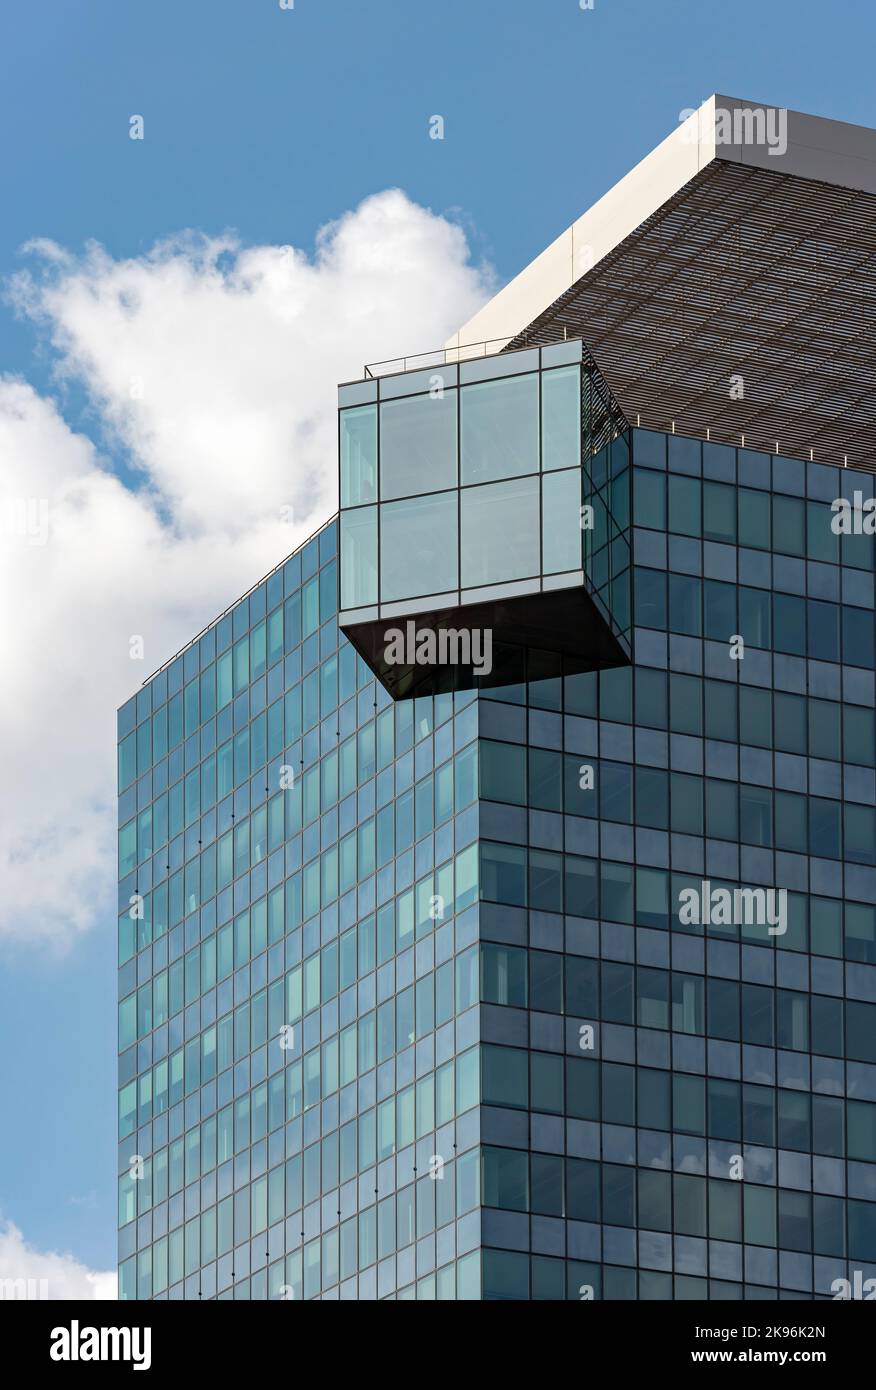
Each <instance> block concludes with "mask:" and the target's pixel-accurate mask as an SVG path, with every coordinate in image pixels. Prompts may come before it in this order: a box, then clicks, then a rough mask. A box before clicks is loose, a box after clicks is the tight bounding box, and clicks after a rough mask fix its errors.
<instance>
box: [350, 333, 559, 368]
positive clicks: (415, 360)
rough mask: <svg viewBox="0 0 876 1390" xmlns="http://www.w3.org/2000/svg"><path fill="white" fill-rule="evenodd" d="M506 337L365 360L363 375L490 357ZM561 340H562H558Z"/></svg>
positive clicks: (499, 349) (501, 347)
mask: <svg viewBox="0 0 876 1390" xmlns="http://www.w3.org/2000/svg"><path fill="white" fill-rule="evenodd" d="M512 336H513V335H512V334H510V333H509V334H508V336H507V338H488V339H487V340H486V342H483V343H465V344H463V345H462V346H461V347H453V348H449V347H443V348H435V350H434V351H433V352H417V353H414V355H413V356H412V357H389V358H387V360H386V361H385V362H366V364H365V373H364V374H365V376H366V377H371V378H373V377H376V376H390V375H392V374H393V373H394V372H413V371H416V370H417V369H418V368H419V369H421V370H423V371H425V370H426V369H427V368H429V367H446V366H448V365H450V363H452V362H467V361H469V359H470V358H475V357H490V356H491V355H492V354H493V353H498V352H501V351H502V349H503V348H504V347H506V346H507V345H508V343H510V342H511V338H512ZM560 341H562V340H560Z"/></svg>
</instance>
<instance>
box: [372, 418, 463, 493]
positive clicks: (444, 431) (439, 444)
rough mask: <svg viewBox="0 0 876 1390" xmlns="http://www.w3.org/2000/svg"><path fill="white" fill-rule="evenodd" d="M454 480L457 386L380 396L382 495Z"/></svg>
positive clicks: (425, 489) (431, 487) (435, 487)
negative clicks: (384, 398) (393, 397)
mask: <svg viewBox="0 0 876 1390" xmlns="http://www.w3.org/2000/svg"><path fill="white" fill-rule="evenodd" d="M455 485H456V391H455V390H446V391H440V392H436V393H435V394H434V395H432V394H430V395H428V396H411V397H407V398H405V397H402V398H400V399H399V400H395V401H384V402H383V403H382V405H381V407H380V498H381V501H383V502H386V501H388V500H390V499H391V498H394V497H412V496H414V495H415V494H416V493H422V492H438V491H440V490H441V489H442V488H447V487H455Z"/></svg>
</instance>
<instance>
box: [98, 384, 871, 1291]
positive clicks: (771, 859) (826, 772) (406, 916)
mask: <svg viewBox="0 0 876 1390" xmlns="http://www.w3.org/2000/svg"><path fill="white" fill-rule="evenodd" d="M557 381H558V382H559V375H558V376H557ZM381 408H383V407H381ZM349 414H350V417H351V419H352V418H353V415H354V411H353V410H351V411H350V412H349ZM402 414H403V412H402ZM369 428H370V426H369ZM441 428H442V427H441V426H440V423H437V424H436V429H438V431H439V434H440V430H441ZM433 442H434V441H433ZM438 442H439V443H440V440H439V441H438ZM630 443H631V449H632V455H631V461H632V475H633V484H632V520H633V522H634V525H635V531H634V533H633V536H634V544H633V550H634V564H635V609H634V613H635V621H636V632H635V654H636V665H635V666H634V667H633V668H628V669H615V670H609V671H604V672H602V673H600V674H595V673H593V674H584V675H582V674H572V673H570V672H568V671H564V670H563V667H562V664H561V663H560V662H559V660H558V659H554V658H552V657H551V656H550V655H549V654H547V653H536V652H531V653H529V656H528V660H529V677H530V678H529V680H528V682H527V683H525V684H522V685H506V686H504V687H500V688H496V689H491V690H490V691H489V692H488V693H485V694H483V695H481V696H478V695H476V694H474V693H473V692H467V693H460V694H456V695H440V696H435V697H434V698H433V697H431V696H430V697H425V698H421V699H417V700H411V701H400V702H398V703H396V704H393V703H392V702H391V701H390V699H389V697H388V696H387V695H386V693H385V692H384V690H383V689H382V687H381V685H380V684H379V682H376V681H375V680H374V678H373V677H372V676H371V674H370V672H369V671H368V670H367V668H366V667H365V666H364V664H363V663H362V661H361V660H360V659H359V657H358V656H357V655H356V653H355V651H354V650H353V648H352V647H351V646H350V645H349V644H348V643H347V641H346V640H345V639H344V638H343V636H339V634H338V631H337V623H336V606H337V604H336V590H337V575H336V569H335V564H336V554H335V548H336V523H332V524H331V525H329V526H328V527H326V528H325V529H324V530H323V531H322V532H321V533H320V535H319V536H317V537H316V538H314V540H312V541H311V542H309V543H308V544H307V546H305V547H304V548H303V549H302V550H301V551H300V552H298V553H297V554H296V555H295V556H293V557H292V558H291V559H290V560H289V561H287V562H286V564H285V565H283V566H281V567H280V568H279V569H278V570H277V571H275V572H274V573H273V574H272V575H270V576H269V577H268V578H267V580H266V581H265V582H264V583H263V584H261V585H259V586H258V587H257V588H256V589H255V590H253V592H252V593H251V594H250V595H248V596H247V598H246V599H244V600H242V601H241V602H240V603H239V604H238V605H236V607H235V608H234V609H233V610H232V611H231V612H230V613H229V614H227V615H226V616H225V617H223V618H222V619H220V620H219V622H218V623H216V624H214V626H213V627H212V628H210V629H209V630H208V631H207V632H206V633H205V634H204V635H203V636H202V637H201V638H200V639H199V640H198V641H197V642H196V643H195V644H193V645H192V646H191V647H190V648H188V649H187V651H186V652H185V653H184V654H183V655H182V656H180V657H178V658H176V660H175V661H174V662H172V663H171V664H170V666H169V667H168V668H166V669H165V670H163V671H162V672H160V673H159V674H158V675H157V676H155V677H154V678H153V679H152V680H151V681H150V682H149V683H148V684H147V685H146V686H144V688H143V690H142V691H141V692H140V693H139V694H138V696H137V697H136V698H135V699H133V700H131V701H129V702H128V704H127V705H125V706H124V707H123V709H122V710H121V711H120V714H119V787H120V796H119V825H120V832H119V862H120V892H119V913H120V915H119V965H120V970H119V980H120V990H119V1001H120V1002H119V1050H120V1091H119V1126H120V1128H119V1141H120V1142H119V1167H118V1171H119V1204H120V1271H121V1292H122V1296H123V1297H157V1298H164V1297H173V1298H198V1297H207V1298H210V1297H219V1298H230V1297H236V1298H257V1299H258V1298H283V1297H292V1298H300V1297H303V1298H314V1297H319V1298H379V1297H390V1298H393V1297H394V1298H424V1299H431V1298H449V1299H455V1298H481V1297H483V1298H534V1299H552V1298H567V1299H576V1300H577V1299H581V1298H590V1297H594V1298H609V1299H618V1298H642V1299H669V1298H675V1299H685V1298H692V1299H694V1298H704V1297H705V1298H713V1299H735V1298H765V1299H771V1298H776V1297H779V1298H790V1299H808V1298H825V1297H830V1296H831V1290H830V1286H831V1283H832V1282H833V1281H834V1280H835V1279H837V1278H840V1277H849V1278H851V1277H852V1275H853V1273H854V1271H855V1270H858V1269H860V1270H862V1271H863V1274H864V1277H865V1278H867V1277H874V1276H876V1042H874V1039H876V984H874V978H876V850H874V845H876V834H874V829H876V827H874V806H876V795H874V776H876V769H874V765H876V749H874V744H876V732H874V655H873V644H874V614H873V538H872V537H868V536H861V535H854V534H851V535H843V536H838V535H836V534H835V532H834V531H833V530H832V528H831V524H830V522H831V516H832V512H831V505H830V504H831V501H832V500H833V499H834V498H835V497H838V496H850V495H851V493H852V491H853V490H859V491H863V493H864V495H865V496H869V495H870V492H871V490H872V486H873V479H872V478H870V477H869V476H862V475H857V474H853V473H851V472H850V471H849V472H848V473H844V472H843V471H840V470H834V469H826V468H822V467H820V466H818V465H814V464H803V463H800V462H798V461H795V460H791V459H782V458H771V457H769V456H765V455H759V454H754V453H752V452H750V451H746V450H741V449H740V450H733V449H729V448H727V447H724V446H713V445H709V444H701V443H699V442H697V441H691V440H686V439H682V438H679V437H675V436H665V435H659V434H652V433H648V432H644V431H633V432H632V433H631V436H630ZM347 447H348V449H349V450H353V451H354V450H355V449H359V450H360V451H361V450H362V449H363V448H365V449H366V452H367V440H366V441H365V444H364V445H363V441H362V439H361V438H360V439H359V440H358V442H357V440H356V439H355V438H353V436H352V435H351V439H350V441H348V445H347ZM430 447H431V446H430ZM435 447H438V446H437V444H436V446H435ZM442 447H443V446H442ZM551 447H552V448H556V450H557V451H558V453H557V457H558V458H560V459H561V460H562V457H563V455H562V442H561V441H554V443H553V444H552V446H551ZM609 457H610V455H609V454H606V455H605V458H606V461H608V459H609ZM366 464H367V459H366V460H365V462H364V463H363V462H362V460H361V459H360V462H359V465H357V467H358V469H359V471H358V474H357V477H358V482H357V484H356V487H357V489H358V492H357V495H356V498H355V499H351V500H355V501H357V503H358V504H361V505H364V504H367V503H369V502H371V500H372V496H373V494H371V495H369V493H368V487H369V486H376V480H375V479H374V478H372V482H371V484H369V481H368V478H369V474H368V468H367V466H366ZM396 465H397V467H396ZM375 466H376V462H375ZM392 466H393V467H396V472H397V473H398V474H399V482H398V486H399V487H400V488H401V487H403V486H405V487H407V486H408V484H407V483H405V482H404V476H403V475H404V469H405V466H406V465H405V457H404V450H402V451H400V452H399V454H398V457H397V459H396V460H395V463H394V464H393V465H392ZM557 468H558V469H559V471H562V467H561V463H558V464H557ZM627 472H629V469H627ZM602 483H603V485H604V486H608V487H610V486H611V467H610V466H608V465H607V466H606V469H605V472H604V476H603V477H602ZM475 485H477V486H480V485H481V484H480V483H476V484H475ZM490 485H492V484H490ZM740 643H741V645H740ZM734 653H735V654H734ZM706 881H707V883H708V887H709V888H710V889H711V890H714V891H716V892H720V891H721V890H729V893H730V895H732V893H733V890H735V889H739V888H748V889H751V888H757V887H761V888H763V889H764V890H767V889H770V888H772V889H774V890H776V891H780V890H785V891H786V893H787V898H786V917H785V922H784V930H782V931H779V932H776V933H772V932H770V931H769V929H768V926H767V925H766V924H765V923H764V922H762V921H761V922H758V921H756V920H753V921H750V922H745V921H743V922H741V923H734V922H732V921H730V920H725V919H724V918H723V917H722V916H721V915H720V914H715V915H714V916H711V917H709V916H707V917H705V918H702V917H701V919H700V920H699V921H697V920H696V919H692V920H684V919H683V918H682V917H681V916H680V913H679V904H680V902H681V901H682V900H683V895H685V894H686V893H689V892H696V891H699V890H704V889H705V887H706Z"/></svg>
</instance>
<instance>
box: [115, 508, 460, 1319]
mask: <svg viewBox="0 0 876 1390" xmlns="http://www.w3.org/2000/svg"><path fill="white" fill-rule="evenodd" d="M335 546H336V523H332V524H331V525H329V526H328V527H326V528H325V529H324V530H323V531H322V532H321V533H320V534H319V535H318V536H317V537H315V538H314V539H313V540H312V541H310V542H309V543H308V544H307V545H306V546H305V547H304V548H303V549H302V550H301V551H300V552H298V553H297V554H296V555H294V556H293V557H292V558H291V559H290V560H289V561H287V562H286V564H285V565H283V566H281V567H280V568H279V569H278V570H276V571H275V572H274V573H273V574H271V575H270V576H269V577H268V578H267V580H266V581H265V582H264V583H263V584H261V585H259V586H258V587H257V588H256V589H255V590H253V592H252V593H251V594H250V595H248V596H247V598H245V599H244V600H242V601H241V602H240V603H239V604H238V605H236V607H235V608H234V609H233V610H232V611H231V612H230V613H228V614H227V615H226V616H225V617H223V618H222V619H221V620H220V621H219V622H218V623H216V624H215V625H214V626H213V627H211V628H210V629H209V630H208V631H207V632H206V633H205V634H204V635H203V636H202V637H201V638H200V639H199V640H198V642H196V643H195V644H194V645H193V646H191V647H189V648H188V649H187V651H186V652H185V653H184V654H183V655H182V656H180V657H177V658H176V659H175V661H173V662H172V663H171V664H170V665H169V667H167V668H166V669H165V670H162V671H161V672H160V673H159V674H158V675H156V676H155V677H154V678H153V679H152V680H151V681H150V682H149V683H148V684H147V685H146V686H144V688H143V690H142V691H141V692H140V694H139V695H138V696H137V697H136V698H135V699H133V700H131V701H129V702H128V704H126V705H125V706H124V707H123V708H122V710H121V711H120V713H119V789H120V795H119V825H120V830H119V866H120V890H119V910H120V916H119V966H120V970H119V981H120V989H119V1052H120V1091H119V1165H118V1172H119V1221H120V1280H121V1294H122V1296H123V1297H125V1298H133V1297H139V1298H149V1297H155V1298H163V1297H171V1298H210V1297H218V1298H230V1297H236V1298H265V1297H270V1298H278V1297H285V1298H302V1297H303V1298H312V1297H315V1296H321V1297H358V1298H369V1297H383V1296H386V1295H387V1294H396V1292H397V1291H398V1293H397V1296H399V1297H412V1296H414V1294H416V1296H418V1297H424V1298H429V1297H432V1298H435V1297H440V1298H456V1297H460V1298H462V1297H475V1296H477V1294H478V1290H479V1257H478V1255H477V1222H476V1214H475V1212H476V1207H477V1203H478V1179H477V1171H478V1150H477V1148H476V1140H477V1133H478V1131H477V1116H478V1110H477V1105H478V1085H479V1075H478V1054H477V1048H476V1046H475V1044H476V1041H477V1002H478V1000H477V995H478V987H477V981H478V959H477V949H478V948H477V941H476V935H477V933H476V926H477V922H476V901H477V846H476V843H475V841H476V830H477V821H476V807H475V797H476V791H477V763H476V755H477V744H476V733H477V723H476V707H475V702H474V697H473V696H471V695H468V696H458V697H456V698H454V697H453V696H446V697H438V698H436V699H434V700H433V699H432V698H428V699H420V700H417V701H416V702H409V703H403V704H399V705H395V706H393V705H392V704H391V702H390V700H389V698H388V696H386V694H385V692H384V691H383V690H382V688H381V687H379V686H378V685H377V684H376V682H375V681H374V679H373V677H372V676H371V674H370V672H368V671H367V669H366V668H365V667H364V665H363V663H362V662H361V660H360V659H359V658H358V657H357V655H356V653H355V652H354V651H353V649H352V648H351V647H350V646H349V645H348V644H347V643H346V641H345V640H344V639H343V638H341V639H340V640H339V636H338V632H337V625H336V607H337V605H336V588H337V579H336V568H335V564H336V561H335ZM439 1178H440V1181H439V1180H438V1179H439Z"/></svg>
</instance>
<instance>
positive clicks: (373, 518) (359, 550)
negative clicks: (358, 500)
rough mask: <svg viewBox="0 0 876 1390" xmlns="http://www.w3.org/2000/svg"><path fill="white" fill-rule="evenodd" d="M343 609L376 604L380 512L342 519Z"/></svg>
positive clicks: (373, 510)
mask: <svg viewBox="0 0 876 1390" xmlns="http://www.w3.org/2000/svg"><path fill="white" fill-rule="evenodd" d="M341 573H342V575H343V583H342V589H341V607H342V608H358V607H360V606H362V605H363V604H367V603H376V602H377V508H376V507H362V508H361V509H357V510H356V511H352V512H344V513H343V514H342V516H341Z"/></svg>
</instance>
